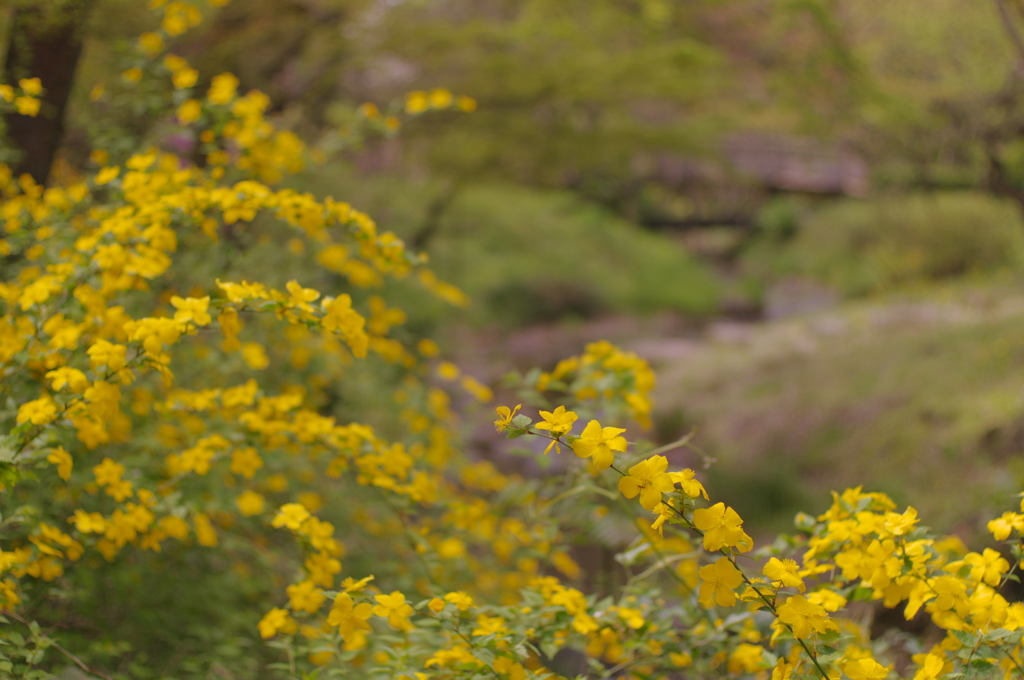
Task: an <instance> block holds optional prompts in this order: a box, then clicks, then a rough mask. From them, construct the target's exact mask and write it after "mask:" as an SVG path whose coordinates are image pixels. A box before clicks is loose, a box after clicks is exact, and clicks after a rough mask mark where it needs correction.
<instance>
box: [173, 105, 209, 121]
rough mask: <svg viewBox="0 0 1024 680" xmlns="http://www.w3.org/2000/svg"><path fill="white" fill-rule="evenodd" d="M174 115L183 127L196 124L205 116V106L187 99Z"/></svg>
mask: <svg viewBox="0 0 1024 680" xmlns="http://www.w3.org/2000/svg"><path fill="white" fill-rule="evenodd" d="M174 115H175V117H176V118H177V119H178V122H179V123H181V124H182V125H188V124H189V123H194V122H196V121H197V120H199V117H200V116H202V115H203V105H202V104H200V103H199V101H198V100H196V99H186V100H185V101H184V102H182V104H181V106H179V107H178V110H177V111H176V112H175V113H174Z"/></svg>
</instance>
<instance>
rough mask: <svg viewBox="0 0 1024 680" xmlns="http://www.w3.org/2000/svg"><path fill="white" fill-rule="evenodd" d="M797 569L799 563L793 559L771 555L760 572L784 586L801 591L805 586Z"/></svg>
mask: <svg viewBox="0 0 1024 680" xmlns="http://www.w3.org/2000/svg"><path fill="white" fill-rule="evenodd" d="M799 571H800V565H799V564H797V563H796V562H795V561H793V560H780V559H778V558H777V557H773V558H771V559H770V560H768V564H766V565H764V569H763V570H762V573H763V574H764V575H765V576H767V577H768V578H770V579H771V580H772V581H775V582H778V583H781V584H782V585H783V586H784V587H788V588H796V589H797V590H799V591H800V592H801V593H802V592H804V589H805V588H806V587H807V586H805V585H804V580H803V579H802V578H800V576H799V575H798V573H797V572H799Z"/></svg>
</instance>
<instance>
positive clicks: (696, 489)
mask: <svg viewBox="0 0 1024 680" xmlns="http://www.w3.org/2000/svg"><path fill="white" fill-rule="evenodd" d="M668 475H669V477H670V478H671V479H672V483H673V484H679V485H680V486H681V487H682V488H683V493H685V494H686V495H687V496H689V497H690V498H697V497H698V496H704V500H708V492H707V491H705V490H704V485H703V484H701V483H700V481H698V480H697V473H696V472H694V471H693V470H691V469H689V468H686V469H685V470H683V471H682V472H670V473H668Z"/></svg>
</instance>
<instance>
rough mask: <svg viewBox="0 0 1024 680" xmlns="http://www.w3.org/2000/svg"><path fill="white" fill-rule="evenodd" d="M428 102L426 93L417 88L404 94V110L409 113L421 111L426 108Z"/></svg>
mask: <svg viewBox="0 0 1024 680" xmlns="http://www.w3.org/2000/svg"><path fill="white" fill-rule="evenodd" d="M429 104H430V102H429V100H428V99H427V93H426V92H421V91H419V90H417V91H416V92H410V93H409V94H407V95H405V112H406V113H411V114H414V115H415V114H417V113H423V112H424V111H426V110H427V106H429Z"/></svg>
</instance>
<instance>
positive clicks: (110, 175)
mask: <svg viewBox="0 0 1024 680" xmlns="http://www.w3.org/2000/svg"><path fill="white" fill-rule="evenodd" d="M119 174H121V166H120V165H115V166H113V167H110V168H103V169H102V170H100V171H99V172H97V173H96V180H95V181H96V184H97V186H102V185H104V184H107V183H108V182H110V181H112V180H114V179H117V176H118V175H119Z"/></svg>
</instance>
